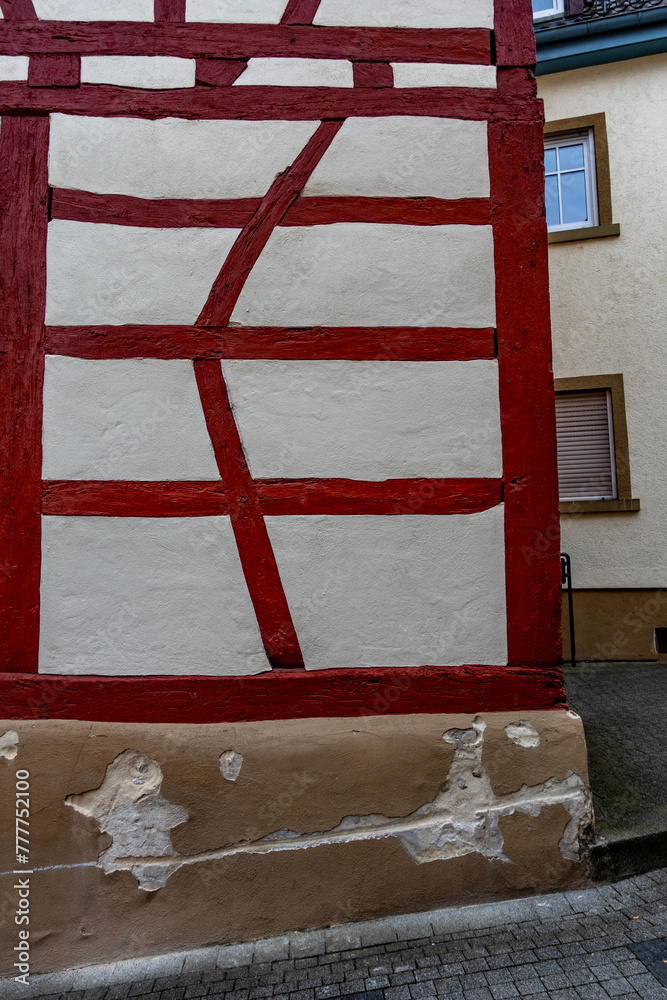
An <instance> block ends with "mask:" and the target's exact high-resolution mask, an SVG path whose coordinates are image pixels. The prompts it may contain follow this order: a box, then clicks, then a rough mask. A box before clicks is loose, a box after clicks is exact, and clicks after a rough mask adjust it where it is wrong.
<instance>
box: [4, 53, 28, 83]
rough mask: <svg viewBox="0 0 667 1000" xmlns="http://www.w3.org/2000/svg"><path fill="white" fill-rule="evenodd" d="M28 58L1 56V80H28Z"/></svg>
mask: <svg viewBox="0 0 667 1000" xmlns="http://www.w3.org/2000/svg"><path fill="white" fill-rule="evenodd" d="M29 63H30V59H29V58H28V56H0V80H27V79H28V65H29Z"/></svg>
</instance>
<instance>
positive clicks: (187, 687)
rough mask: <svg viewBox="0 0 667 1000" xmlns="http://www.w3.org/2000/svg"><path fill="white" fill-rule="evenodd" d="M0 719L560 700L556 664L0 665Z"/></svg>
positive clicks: (459, 707) (402, 711)
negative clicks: (222, 668)
mask: <svg viewBox="0 0 667 1000" xmlns="http://www.w3.org/2000/svg"><path fill="white" fill-rule="evenodd" d="M0 704H2V708H3V715H4V717H5V718H6V719H47V718H48V719H79V720H90V721H95V722H118V721H119V719H122V720H123V722H140V723H149V722H179V723H207V722H258V721H261V720H265V719H318V718H349V717H350V716H360V717H364V716H370V715H409V714H437V713H440V712H442V713H445V712H448V713H451V712H457V713H465V714H466V715H467V714H471V713H476V712H512V711H521V712H526V711H531V710H540V709H561V710H562V709H566V708H567V704H566V701H565V691H564V689H563V675H562V672H561V671H560V669H558V668H548V667H533V668H530V669H527V668H524V667H500V666H487V665H485V664H474V665H466V666H461V667H432V666H422V667H380V668H370V667H367V668H354V667H345V668H343V669H338V670H312V671H308V670H272V671H269V672H268V673H265V674H257V675H255V676H252V677H202V676H195V677H167V676H155V675H151V676H150V677H118V676H116V677H91V676H81V677H71V676H67V675H61V674H36V675H35V674H14V675H13V676H11V677H10V676H8V675H6V674H5V675H3V674H0Z"/></svg>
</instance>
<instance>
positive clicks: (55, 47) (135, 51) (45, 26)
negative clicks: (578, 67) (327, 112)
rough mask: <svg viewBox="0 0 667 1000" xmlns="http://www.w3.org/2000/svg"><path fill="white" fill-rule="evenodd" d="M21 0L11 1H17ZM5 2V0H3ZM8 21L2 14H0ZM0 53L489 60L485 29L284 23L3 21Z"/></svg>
mask: <svg viewBox="0 0 667 1000" xmlns="http://www.w3.org/2000/svg"><path fill="white" fill-rule="evenodd" d="M17 2H25V0H14V3H17ZM3 3H4V4H6V5H9V3H10V0H3ZM5 16H7V15H5ZM0 52H5V53H8V54H10V55H12V54H15V53H21V52H25V53H31V52H76V53H80V54H81V55H121V56H132V55H135V56H144V55H145V56H161V55H162V56H185V57H189V58H195V57H197V56H212V57H213V58H217V59H248V58H249V57H250V56H301V57H302V58H303V57H310V58H329V59H369V60H375V59H379V60H381V61H383V62H401V61H407V62H453V63H456V62H462V63H486V64H488V63H489V62H490V61H491V33H490V31H489V30H488V29H487V28H442V29H428V30H424V29H422V28H373V27H368V28H363V27H362V28H338V27H325V26H321V25H318V26H312V25H284V24H194V23H193V24H149V23H145V22H143V23H134V22H128V21H125V22H122V21H117V22H104V23H100V22H97V23H95V22H84V21H78V22H77V21H41V22H40V21H37V22H35V23H34V24H27V23H25V22H16V21H5V22H2V23H0Z"/></svg>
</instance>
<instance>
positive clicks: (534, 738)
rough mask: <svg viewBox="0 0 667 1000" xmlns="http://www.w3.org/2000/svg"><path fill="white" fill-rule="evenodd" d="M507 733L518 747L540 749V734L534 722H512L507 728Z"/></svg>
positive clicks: (523, 720)
mask: <svg viewBox="0 0 667 1000" xmlns="http://www.w3.org/2000/svg"><path fill="white" fill-rule="evenodd" d="M505 732H506V733H507V736H508V737H509V739H510V740H511V741H512V743H516V745H517V746H518V747H539V745H540V734H539V733H538V731H537V729H536V728H535V726H534V725H533V724H532V722H527V721H526V720H525V719H522V720H521V721H520V722H510V724H509V726H505Z"/></svg>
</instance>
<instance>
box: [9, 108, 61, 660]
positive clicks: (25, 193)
mask: <svg viewBox="0 0 667 1000" xmlns="http://www.w3.org/2000/svg"><path fill="white" fill-rule="evenodd" d="M48 146H49V120H48V118H32V117H16V118H3V119H2V127H1V128H0V311H1V314H2V326H1V328H0V330H1V332H0V483H2V490H0V669H1V670H7V671H21V672H26V671H31V670H37V652H38V641H39V576H40V558H41V551H40V547H41V523H40V502H41V500H40V498H41V476H42V469H41V467H42V391H43V382H44V351H43V345H42V330H43V324H44V305H45V296H46V229H47V222H48V181H47V169H48V164H47V161H48Z"/></svg>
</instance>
